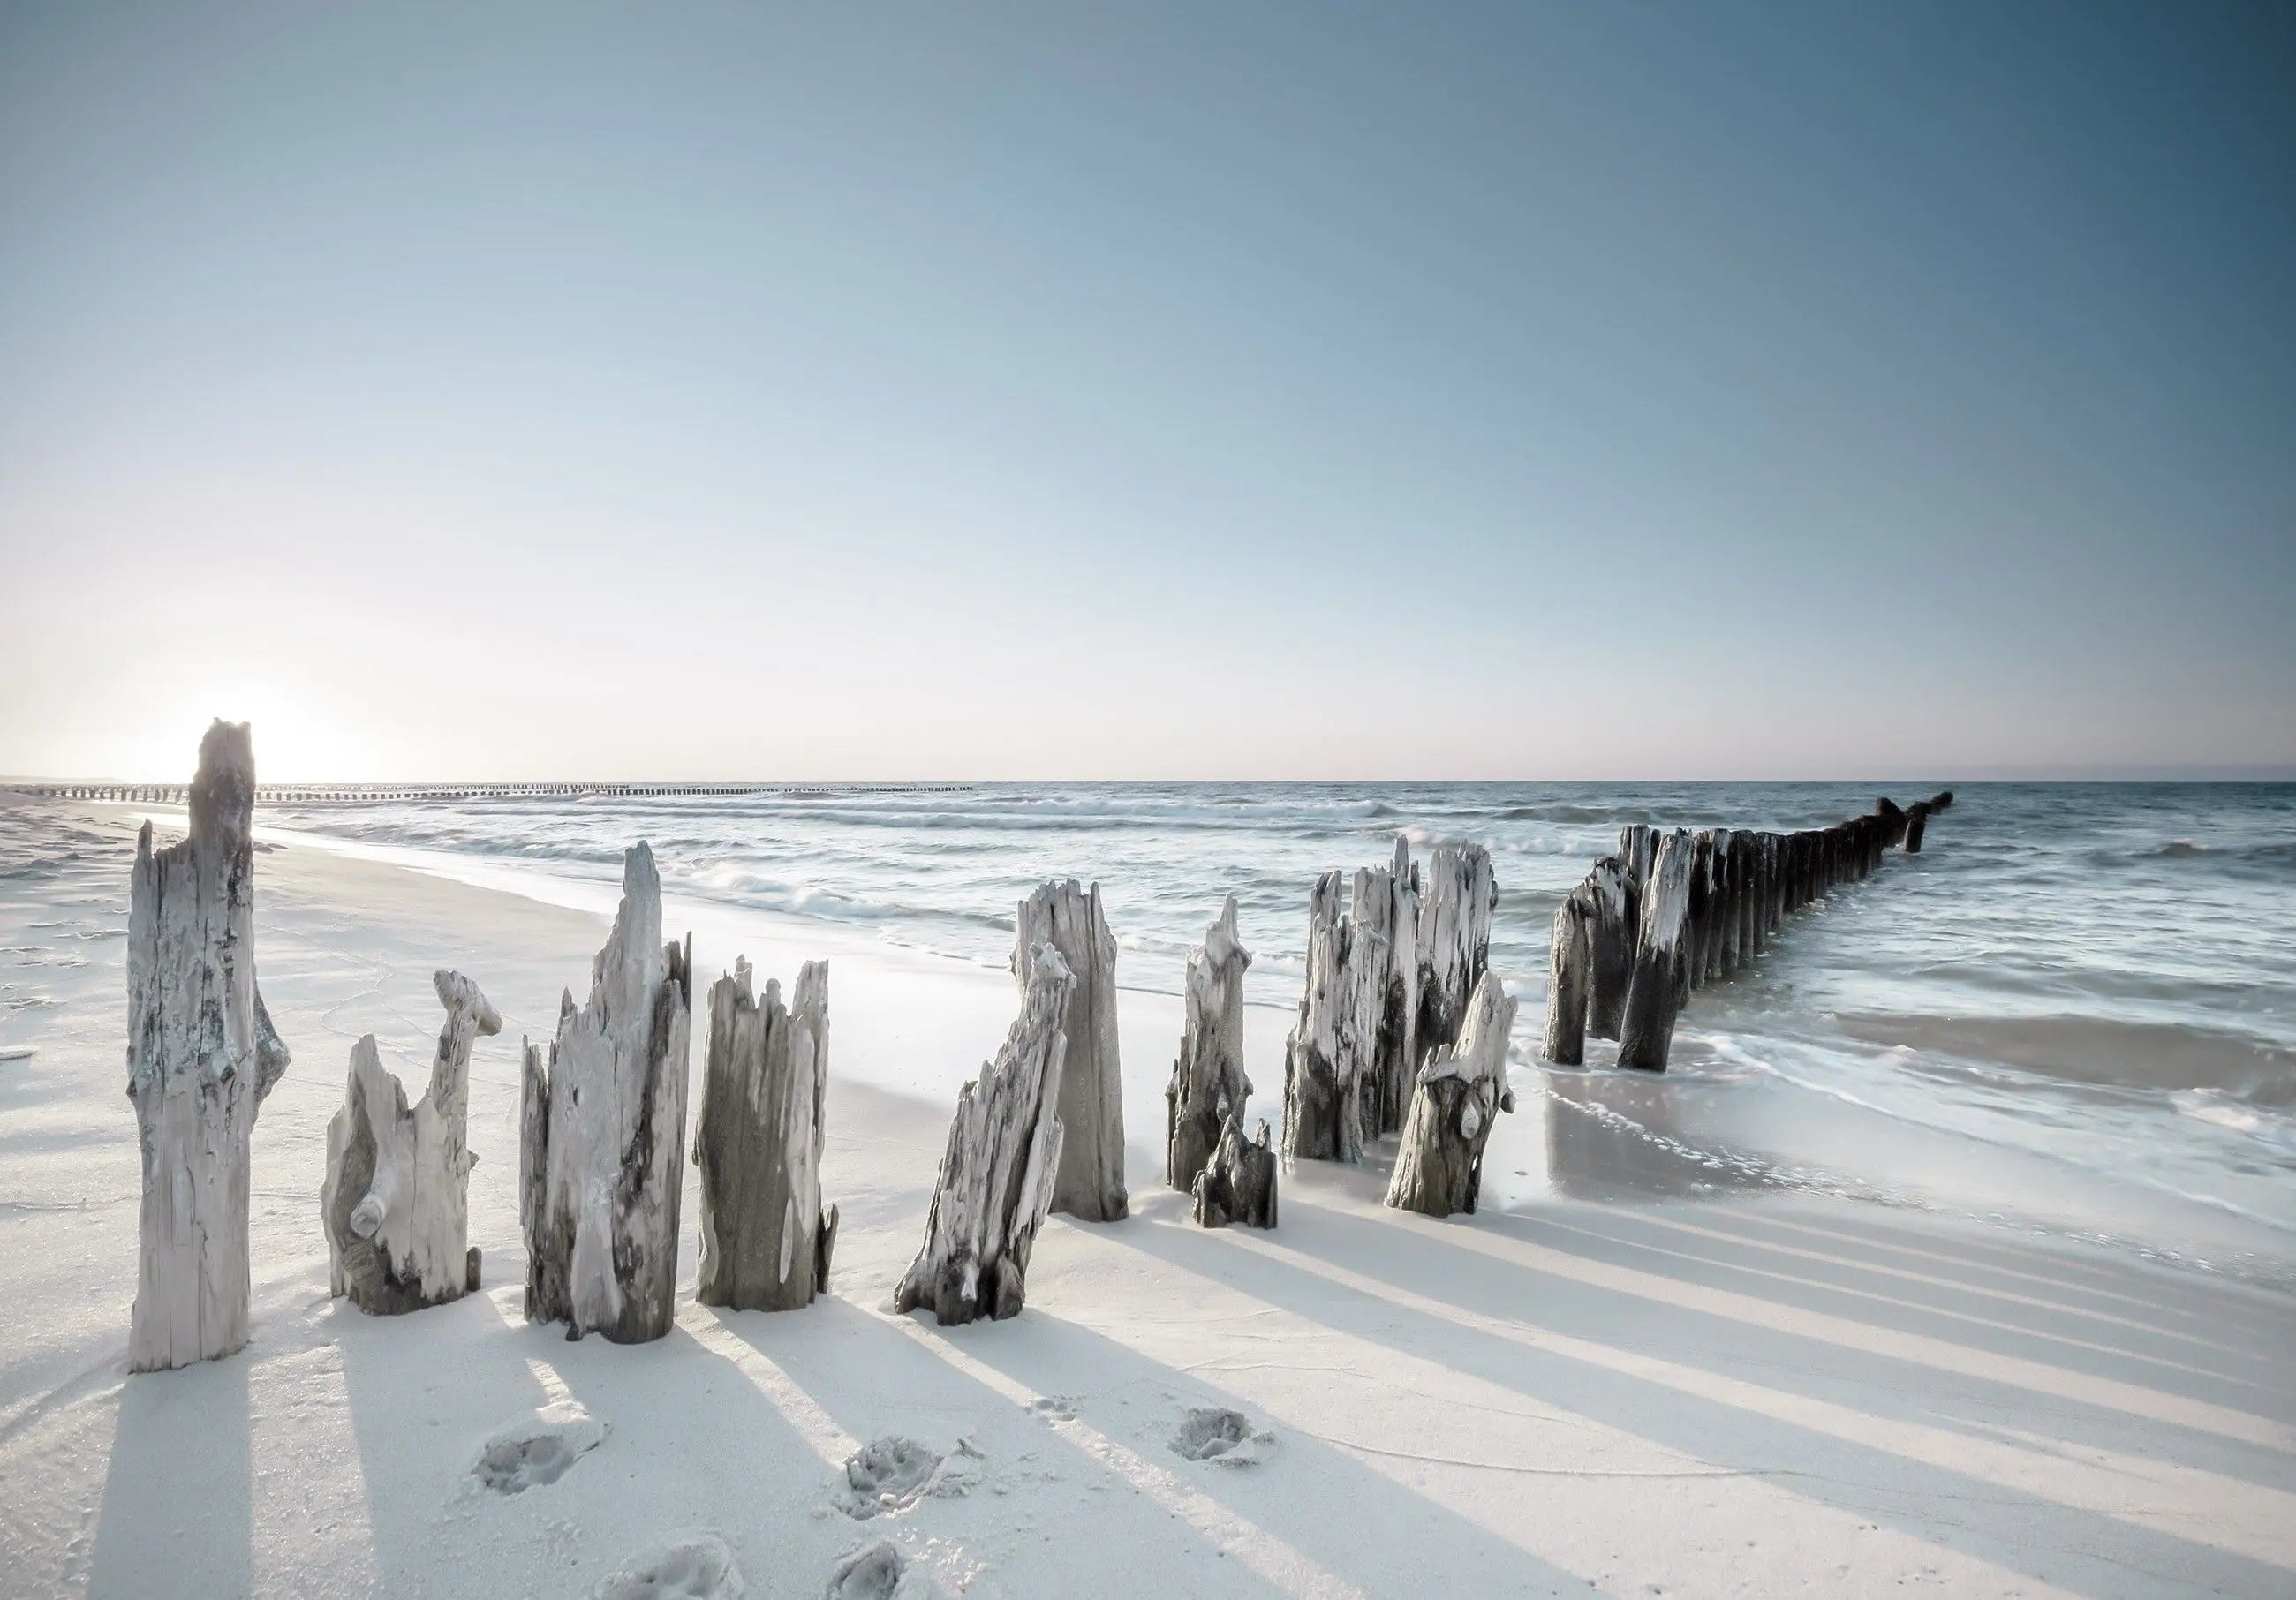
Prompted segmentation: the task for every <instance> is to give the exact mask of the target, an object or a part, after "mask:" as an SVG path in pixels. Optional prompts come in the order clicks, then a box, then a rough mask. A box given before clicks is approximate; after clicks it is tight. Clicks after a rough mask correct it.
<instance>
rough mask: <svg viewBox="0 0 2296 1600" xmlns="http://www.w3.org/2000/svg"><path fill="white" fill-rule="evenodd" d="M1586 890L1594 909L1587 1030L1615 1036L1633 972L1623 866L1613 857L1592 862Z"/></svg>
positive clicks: (1630, 920) (1629, 909)
mask: <svg viewBox="0 0 2296 1600" xmlns="http://www.w3.org/2000/svg"><path fill="white" fill-rule="evenodd" d="M1587 892H1588V895H1589V896H1590V898H1591V904H1592V906H1593V909H1594V920H1593V922H1592V923H1589V924H1588V927H1587V974H1588V975H1587V1033H1588V1034H1589V1035H1590V1036H1592V1037H1593V1038H1598V1039H1614V1038H1618V1037H1619V1017H1620V1013H1622V1012H1624V1011H1625V1010H1626V1008H1627V984H1628V981H1630V980H1631V979H1632V978H1633V977H1634V972H1635V921H1636V919H1635V908H1634V903H1633V900H1632V899H1631V898H1629V896H1628V889H1627V874H1626V869H1625V867H1624V866H1622V865H1621V864H1620V860H1619V858H1618V857H1616V856H1605V857H1603V858H1602V859H1601V860H1600V861H1597V862H1596V863H1595V866H1594V870H1593V871H1591V872H1589V873H1588V874H1587Z"/></svg>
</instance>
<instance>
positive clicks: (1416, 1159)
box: [1387, 972, 1515, 1217]
mask: <svg viewBox="0 0 2296 1600" xmlns="http://www.w3.org/2000/svg"><path fill="white" fill-rule="evenodd" d="M1514 1009H1515V1003H1514V1001H1513V999H1511V998H1510V997H1508V995H1507V992H1506V988H1505V985H1504V984H1502V983H1501V982H1500V981H1499V978H1498V974H1497V973H1496V972H1485V973H1484V974H1483V975H1482V976H1481V977H1480V978H1479V979H1477V980H1476V981H1475V992H1474V993H1473V994H1472V995H1471V996H1469V997H1468V1000H1467V1006H1466V1014H1465V1017H1464V1020H1463V1021H1462V1022H1461V1023H1460V1028H1459V1042H1458V1044H1457V1045H1456V1046H1446V1047H1444V1048H1442V1049H1440V1050H1438V1051H1436V1052H1435V1054H1434V1055H1433V1056H1432V1057H1431V1058H1430V1059H1429V1061H1428V1063H1427V1064H1426V1065H1425V1066H1424V1067H1422V1068H1421V1069H1420V1070H1419V1082H1418V1086H1417V1088H1416V1090H1415V1092H1414V1094H1413V1095H1412V1097H1411V1110H1410V1112H1409V1113H1408V1114H1407V1115H1406V1117H1405V1118H1404V1121H1403V1138H1402V1141H1401V1143H1400V1144H1399V1145H1398V1146H1397V1149H1396V1155H1395V1171H1394V1173H1393V1174H1392V1175H1391V1176H1390V1178H1389V1180H1388V1186H1387V1203H1388V1204H1390V1205H1391V1206H1395V1207H1397V1208H1398V1209H1400V1210H1407V1211H1419V1212H1422V1213H1423V1214H1425V1215H1427V1216H1430V1217H1448V1216H1450V1215H1451V1214H1452V1213H1453V1212H1455V1211H1472V1210H1474V1209H1475V1202H1476V1200H1477V1198H1478V1197H1479V1196H1480V1194H1481V1192H1482V1182H1483V1146H1484V1145H1486V1144H1487V1143H1488V1141H1489V1139H1490V1136H1491V1125H1492V1123H1494V1122H1495V1121H1497V1120H1498V1115H1499V1113H1500V1112H1511V1111H1513V1110H1514V1090H1513V1089H1512V1088H1510V1087H1508V1086H1507V1076H1506V1052H1507V1036H1508V1034H1509V1033H1510V1032H1511V1031H1512V1030H1513V1027H1514Z"/></svg>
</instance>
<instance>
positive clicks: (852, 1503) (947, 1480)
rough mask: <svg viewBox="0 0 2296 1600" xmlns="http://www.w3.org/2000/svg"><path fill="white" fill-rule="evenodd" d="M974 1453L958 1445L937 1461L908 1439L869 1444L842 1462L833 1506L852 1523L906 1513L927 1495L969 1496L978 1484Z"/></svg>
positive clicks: (959, 1442)
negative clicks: (839, 1492)
mask: <svg viewBox="0 0 2296 1600" xmlns="http://www.w3.org/2000/svg"><path fill="white" fill-rule="evenodd" d="M981 1459H982V1457H981V1455H980V1451H978V1450H976V1449H974V1448H972V1445H971V1444H970V1443H968V1442H967V1441H965V1440H962V1439H960V1440H957V1441H956V1452H955V1455H952V1456H941V1455H939V1454H938V1453H937V1452H935V1451H932V1450H929V1449H927V1448H925V1447H924V1446H922V1445H921V1444H919V1443H918V1442H917V1441H916V1440H914V1439H904V1438H902V1437H900V1436H899V1435H898V1434H894V1433H889V1434H886V1435H885V1436H884V1437H883V1438H881V1439H873V1440H870V1441H869V1442H868V1443H867V1444H865V1445H863V1446H862V1447H861V1448H859V1449H857V1450H856V1451H854V1452H853V1454H852V1455H850V1456H847V1457H846V1459H845V1491H844V1493H843V1495H842V1496H841V1497H840V1499H839V1502H838V1504H839V1507H840V1509H841V1510H842V1511H843V1512H844V1513H845V1514H846V1515H848V1516H849V1517H852V1518H854V1519H856V1520H857V1521H861V1520H866V1519H867V1518H870V1517H873V1516H878V1515H881V1514H888V1513H892V1512H900V1511H906V1510H907V1509H908V1508H909V1507H910V1506H914V1505H915V1504H916V1503H917V1502H918V1501H919V1500H921V1499H922V1498H924V1497H926V1496H927V1495H931V1496H935V1497H940V1498H949V1497H955V1496H957V1495H962V1494H965V1493H967V1492H969V1491H970V1490H971V1489H972V1486H973V1485H974V1484H975V1483H977V1482H979V1481H980V1462H981Z"/></svg>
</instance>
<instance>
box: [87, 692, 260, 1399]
mask: <svg viewBox="0 0 2296 1600" xmlns="http://www.w3.org/2000/svg"><path fill="white" fill-rule="evenodd" d="M188 803H189V806H190V809H191V829H190V832H189V833H188V834H187V835H186V836H185V837H184V839H183V840H182V841H179V842H177V843H175V844H171V845H169V846H168V848H167V849H163V850H160V851H157V852H154V851H153V850H152V825H151V824H150V823H148V822H147V823H145V824H144V825H143V831H142V832H141V833H139V834H137V835H136V839H135V869H134V872H133V874H132V875H131V876H130V878H129V880H128V911H127V1097H128V1099H129V1100H130V1101H131V1102H133V1103H134V1104H135V1126H136V1131H137V1135H138V1138H139V1141H140V1144H141V1145H142V1150H143V1208H142V1210H141V1213H140V1215H139V1218H138V1226H139V1229H140V1249H139V1253H138V1257H137V1264H136V1270H135V1312H134V1315H133V1317H132V1319H131V1321H130V1323H129V1331H128V1342H127V1358H128V1365H129V1366H130V1367H131V1368H132V1369H133V1370H135V1371H136V1372H156V1371H159V1370H160V1369H162V1368H165V1367H170V1366H189V1365H190V1364H191V1363H193V1362H194V1361H208V1360H212V1359H214V1358H217V1357H218V1356H228V1355H230V1354H231V1353H232V1352H233V1351H234V1350H239V1349H241V1348H242V1347H243V1346H244V1345H245V1344H246V1343H247V1335H248V1322H247V1292H248V1263H247V1196H248V1174H247V1163H248V1141H249V1137H250V1135H251V1134H252V1133H253V1132H254V1129H255V1117H256V1112H257V1109H258V1107H260V1106H261V1105H262V1104H263V1101H264V1098H265V1096H266V1095H269V1094H270V1093H271V1089H272V1086H273V1085H274V1084H275V1083H277V1082H278V1081H279V1078H280V1074H282V1073H283V1072H284V1071H286V1070H287V1064H288V1059H289V1058H288V1053H287V1046H285V1045H283V1044H282V1043H281V1042H280V1040H279V1036H278V1034H277V1033H276V1032H275V1031H274V1030H272V1026H271V1016H270V1013H268V1012H266V1010H265V1009H264V1006H263V996H262V994H261V993H260V991H258V989H256V987H255V842H254V816H255V757H254V752H253V749H252V747H251V745H250V743H249V740H248V734H247V725H246V724H245V723H243V722H241V723H232V722H217V723H216V724H215V725H214V726H211V727H209V729H208V731H207V736H206V737H205V738H203V739H201V741H200V765H199V770H198V773H197V775H195V776H193V779H192V787H191V792H190V795H189V797H188Z"/></svg>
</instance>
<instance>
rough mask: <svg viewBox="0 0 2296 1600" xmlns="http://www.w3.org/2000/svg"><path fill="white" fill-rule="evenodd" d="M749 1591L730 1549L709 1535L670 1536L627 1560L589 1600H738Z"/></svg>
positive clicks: (699, 1531)
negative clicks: (744, 1584) (744, 1585)
mask: <svg viewBox="0 0 2296 1600" xmlns="http://www.w3.org/2000/svg"><path fill="white" fill-rule="evenodd" d="M748 1593H749V1590H748V1589H747V1588H744V1587H743V1585H742V1569H741V1568H740V1567H739V1566H737V1565H735V1564H734V1552H733V1549H732V1548H731V1547H729V1546H728V1545H727V1544H726V1541H725V1539H724V1538H722V1537H721V1536H719V1535H717V1534H715V1533H709V1532H705V1531H701V1530H694V1531H692V1532H687V1533H679V1534H674V1535H672V1536H671V1537H670V1538H669V1539H668V1541H667V1542H665V1543H663V1544H660V1545H657V1546H656V1547H653V1548H652V1549H651V1550H648V1551H647V1552H645V1554H644V1555H638V1556H635V1557H633V1558H632V1559H631V1560H629V1561H627V1562H625V1563H622V1565H621V1566H619V1567H618V1568H616V1569H615V1571H614V1575H613V1576H612V1577H611V1578H609V1579H606V1580H605V1581H604V1582H603V1583H602V1584H600V1585H599V1586H598V1587H597V1588H594V1589H593V1590H592V1591H591V1596H592V1600H742V1596H745V1595H747V1594H748Z"/></svg>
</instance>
